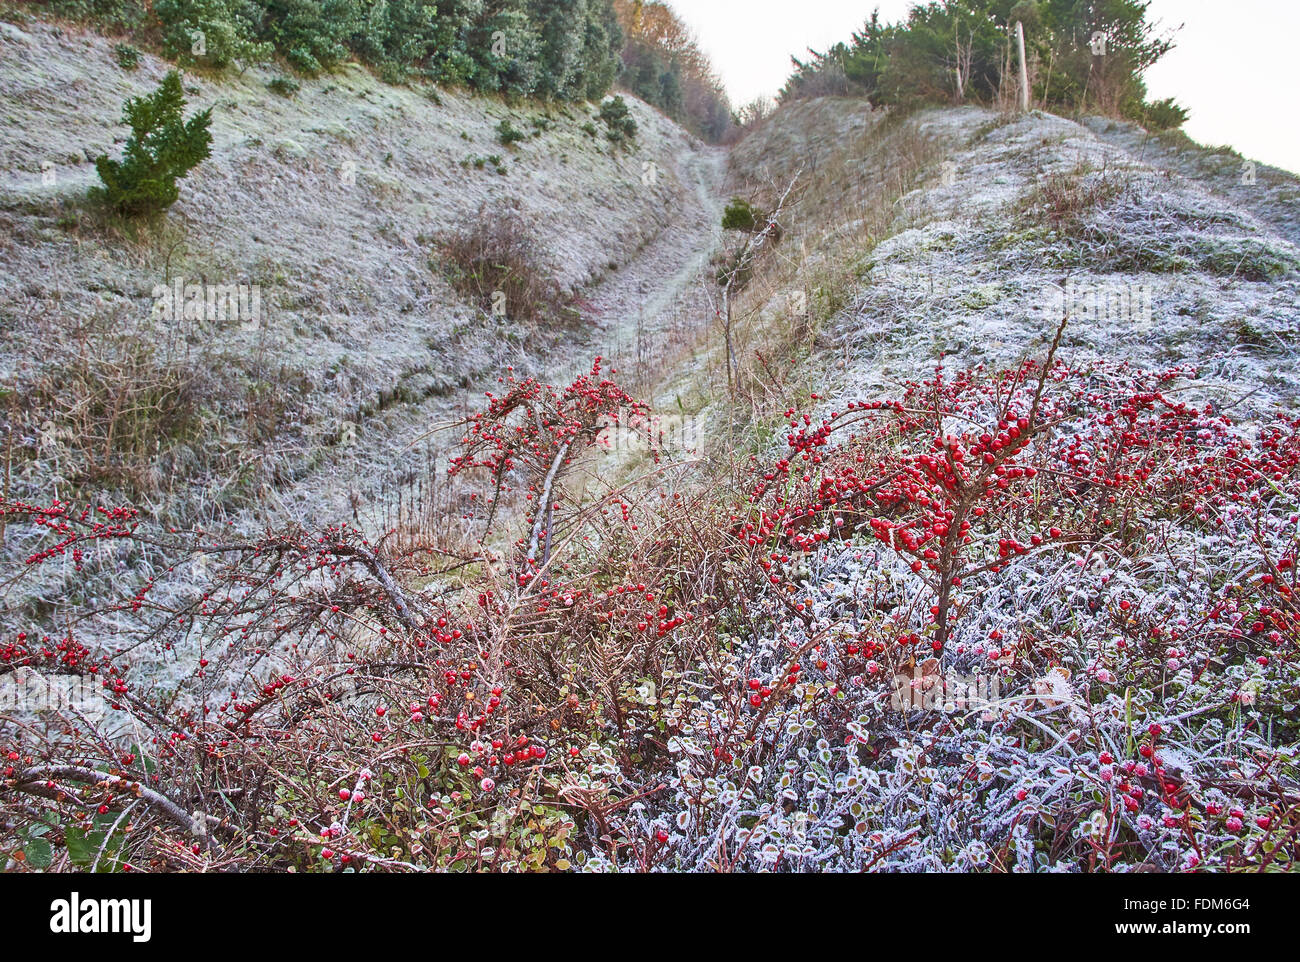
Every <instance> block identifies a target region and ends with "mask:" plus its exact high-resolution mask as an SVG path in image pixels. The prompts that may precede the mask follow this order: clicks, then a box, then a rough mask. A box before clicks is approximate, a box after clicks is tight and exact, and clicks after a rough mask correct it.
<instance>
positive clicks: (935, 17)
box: [781, 0, 1186, 129]
mask: <svg viewBox="0 0 1300 962" xmlns="http://www.w3.org/2000/svg"><path fill="white" fill-rule="evenodd" d="M1149 6H1150V3H1149V2H1144V0H1103V2H1099V3H1079V2H1075V0H942V2H930V3H925V4H918V5H916V6H914V7H913V8H912V10H911V11H910V12H909V13H908V15H907V18H906V19H905V20H903V21H901V22H899V23H896V24H890V23H885V22H882V21H881V19H880V15H879V12H878V11H877V12H876V13H873V14H872V15H871V17H870V19H868V20H867V22H866V23H865V25H864V26H863V28H862V30H861V31H859V32H857V33H854V34H853V35H852V38H851V39H850V40H849V41H848V42H847V43H838V44H836V45H834V46H833V47H831V48H830V49H828V50H826V51H824V52H820V53H819V52H816V51H809V53H810V57H809V58H808V59H807V60H799V59H798V58H792V59H793V60H794V66H795V73H794V74H793V75H792V76H791V77H790V79H789V80H788V81H787V82H786V85H785V88H784V89H783V90H782V92H781V97H782V99H786V100H790V99H798V98H806V97H817V96H825V95H839V96H862V97H867V98H869V99H870V100H871V102H872V103H873V104H877V105H892V106H904V107H915V106H918V105H922V104H960V103H968V102H969V103H978V104H985V105H989V104H999V103H1002V104H1006V103H1009V102H1010V101H1011V100H1012V99H1013V98H1014V96H1015V91H1016V89H1017V84H1018V80H1017V78H1016V76H1015V70H1016V69H1017V68H1016V59H1015V58H1016V55H1015V50H1014V45H1013V42H1012V28H1013V27H1014V25H1015V24H1016V22H1018V21H1019V22H1021V23H1022V24H1023V26H1024V30H1025V45H1026V50H1027V53H1028V55H1029V63H1028V69H1029V75H1030V87H1031V91H1032V93H1031V98H1030V99H1031V101H1032V102H1033V103H1034V104H1037V105H1039V106H1041V107H1043V108H1045V109H1052V110H1060V111H1064V112H1070V113H1082V112H1088V113H1100V114H1106V115H1109V116H1117V117H1126V118H1128V119H1132V120H1137V121H1139V122H1141V123H1143V124H1144V125H1145V126H1147V127H1148V128H1150V129H1161V128H1167V127H1177V126H1179V125H1180V124H1181V123H1182V122H1183V120H1185V119H1186V112H1185V111H1183V110H1182V109H1181V108H1180V107H1178V106H1177V105H1176V104H1174V103H1173V102H1172V101H1171V100H1165V101H1160V102H1158V103H1148V102H1147V101H1146V86H1145V84H1144V83H1143V82H1142V74H1143V72H1144V71H1145V70H1146V69H1147V68H1148V67H1150V66H1151V65H1152V64H1154V63H1155V62H1156V61H1157V60H1159V59H1160V58H1161V57H1162V56H1164V54H1165V53H1167V52H1168V51H1169V49H1170V48H1171V47H1172V45H1173V44H1172V40H1171V39H1170V37H1168V36H1166V35H1163V34H1162V33H1161V32H1160V31H1159V29H1158V28H1157V26H1156V25H1154V24H1152V23H1151V22H1150V21H1148V19H1147V9H1148V7H1149Z"/></svg>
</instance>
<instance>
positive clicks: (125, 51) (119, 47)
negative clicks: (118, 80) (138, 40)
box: [113, 43, 140, 70]
mask: <svg viewBox="0 0 1300 962" xmlns="http://www.w3.org/2000/svg"><path fill="white" fill-rule="evenodd" d="M113 59H114V60H116V61H117V65H118V66H119V67H121V68H122V69H123V70H134V69H136V67H138V66H140V51H139V50H136V49H135V47H133V46H131V45H130V44H129V43H118V44H114V45H113Z"/></svg>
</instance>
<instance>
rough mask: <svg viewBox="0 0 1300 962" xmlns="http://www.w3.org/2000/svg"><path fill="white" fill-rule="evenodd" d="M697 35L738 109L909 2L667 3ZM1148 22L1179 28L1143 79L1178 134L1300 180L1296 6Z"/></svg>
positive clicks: (1207, 0)
mask: <svg viewBox="0 0 1300 962" xmlns="http://www.w3.org/2000/svg"><path fill="white" fill-rule="evenodd" d="M669 3H670V4H671V6H672V7H673V8H674V9H675V10H676V11H677V12H678V14H679V15H680V16H681V17H682V19H683V20H685V21H686V22H687V23H688V24H689V25H690V26H691V27H692V29H694V30H695V32H696V34H697V35H698V36H699V40H700V45H701V47H702V48H703V49H704V50H705V52H706V53H708V54H709V56H710V58H711V59H712V60H713V63H714V65H715V66H716V67H717V69H718V72H719V73H720V74H721V75H722V79H723V82H724V83H725V84H726V86H727V91H728V93H729V94H730V95H731V98H732V101H733V102H734V103H735V104H736V105H738V106H739V105H741V104H745V103H748V102H749V101H751V100H753V99H754V98H755V97H757V96H759V95H761V94H775V93H776V91H777V90H778V89H779V88H780V87H781V85H782V83H784V81H785V78H786V77H787V76H788V75H789V73H790V55H791V54H795V55H801V54H803V53H804V52H805V51H806V50H807V48H808V47H812V48H813V49H815V50H824V49H825V48H826V47H828V46H830V45H831V44H833V43H835V42H836V41H839V40H847V39H848V38H849V34H850V33H851V32H852V31H854V30H856V29H858V28H859V27H860V26H861V25H862V23H863V21H865V20H866V19H867V17H868V15H870V13H871V11H872V9H873V8H874V7H876V6H879V8H880V15H881V18H882V19H883V20H886V21H890V22H892V21H896V20H899V19H901V18H902V17H903V16H905V15H906V13H907V10H908V8H909V7H910V6H912V2H911V0H669ZM1149 16H1150V17H1151V18H1152V19H1153V20H1156V21H1159V22H1160V24H1161V25H1162V26H1164V27H1173V26H1177V25H1178V24H1180V23H1181V24H1184V27H1183V29H1182V30H1181V31H1179V32H1178V34H1177V36H1176V38H1175V40H1176V42H1177V46H1176V47H1175V48H1174V50H1173V51H1171V52H1170V53H1169V54H1168V55H1167V56H1166V57H1165V59H1164V60H1162V61H1161V62H1160V63H1158V64H1156V66H1155V67H1153V68H1152V69H1151V70H1150V71H1149V72H1148V75H1147V85H1148V87H1149V88H1150V94H1151V97H1152V98H1153V99H1160V98H1162V97H1170V96H1172V97H1176V98H1177V99H1178V102H1179V103H1181V104H1182V105H1183V106H1184V107H1187V108H1188V109H1189V110H1190V111H1191V117H1190V119H1189V120H1188V121H1187V124H1186V126H1185V127H1184V129H1185V130H1186V131H1187V133H1188V135H1189V136H1191V137H1193V138H1195V139H1196V140H1198V141H1201V142H1202V143H1209V144H1215V145H1218V144H1229V145H1231V146H1232V147H1235V148H1236V149H1237V150H1239V151H1241V153H1242V154H1244V155H1245V156H1247V157H1250V158H1253V159H1255V160H1261V161H1264V162H1265V163H1269V164H1274V165H1276V166H1279V167H1285V168H1287V169H1289V170H1293V171H1297V172H1300V110H1297V107H1296V102H1295V95H1296V92H1297V89H1298V88H1300V82H1297V79H1296V78H1297V67H1298V66H1300V64H1297V59H1300V58H1298V57H1297V54H1298V51H1297V43H1298V42H1300V0H1152V3H1151V9H1150V12H1149Z"/></svg>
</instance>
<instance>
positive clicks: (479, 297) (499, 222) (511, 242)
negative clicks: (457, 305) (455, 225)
mask: <svg viewBox="0 0 1300 962" xmlns="http://www.w3.org/2000/svg"><path fill="white" fill-rule="evenodd" d="M494 166H496V167H497V172H498V173H502V172H503V171H504V168H503V167H502V166H501V165H500V164H499V158H498V163H497V164H494ZM441 247H442V255H443V262H444V265H445V267H446V268H447V272H448V273H447V277H448V280H449V281H450V282H451V285H452V286H453V287H454V288H456V290H458V291H459V292H460V293H461V294H464V295H465V296H467V297H469V298H470V299H472V300H473V301H474V302H475V303H476V304H478V305H479V306H480V307H481V308H483V310H485V311H488V312H491V311H492V310H493V308H494V303H493V297H494V295H497V296H498V297H500V295H501V294H504V296H505V301H504V304H503V305H502V306H503V307H504V308H505V310H506V316H507V317H509V318H510V319H512V320H521V319H528V320H533V321H540V320H555V319H558V318H559V317H560V316H561V315H562V314H563V312H564V311H565V309H566V307H567V304H568V302H567V299H566V298H565V296H564V295H563V293H562V292H561V290H560V287H559V285H558V284H557V283H556V282H555V281H554V280H553V279H552V278H551V276H550V274H549V272H548V271H547V269H546V268H545V266H544V265H543V263H542V258H541V255H540V254H539V253H538V250H537V242H536V241H535V240H534V238H533V236H532V234H531V232H530V231H529V229H528V224H527V222H526V221H525V220H524V218H523V217H522V216H521V215H520V214H519V212H518V211H516V210H513V209H511V208H508V207H501V206H496V207H489V206H488V205H486V204H485V205H484V206H482V207H480V208H479V211H478V214H477V216H476V217H475V218H474V221H473V223H472V224H470V225H469V226H468V227H466V228H465V229H464V230H462V231H460V232H458V233H455V234H452V235H451V236H450V237H447V238H446V239H444V240H443V242H442V245H441ZM498 292H499V293H498Z"/></svg>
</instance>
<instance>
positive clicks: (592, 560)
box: [0, 352, 1300, 871]
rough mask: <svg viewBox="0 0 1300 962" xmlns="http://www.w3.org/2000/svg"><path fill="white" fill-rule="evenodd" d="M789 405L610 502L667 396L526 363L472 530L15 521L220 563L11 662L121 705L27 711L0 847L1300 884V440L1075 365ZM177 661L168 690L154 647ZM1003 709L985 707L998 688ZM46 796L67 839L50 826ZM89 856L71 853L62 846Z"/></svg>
mask: <svg viewBox="0 0 1300 962" xmlns="http://www.w3.org/2000/svg"><path fill="white" fill-rule="evenodd" d="M1053 356H1054V352H1052V353H1051V354H1049V356H1048V359H1047V360H1046V362H1044V363H1035V362H1027V363H1025V364H1023V365H1021V366H1020V367H1018V368H1015V369H1013V370H1009V371H989V370H984V369H975V370H970V371H949V370H947V369H945V368H942V367H941V368H940V369H938V370H936V371H935V373H934V376H933V377H932V378H930V379H928V380H926V381H924V382H918V383H912V384H907V385H904V387H903V388H902V390H901V391H900V393H899V394H898V396H897V397H895V398H892V399H880V398H870V399H863V400H857V399H855V400H853V401H852V402H850V403H844V404H842V405H839V406H837V407H836V409H834V410H829V409H828V408H827V405H826V402H825V401H824V400H821V399H818V398H816V397H814V398H813V402H814V404H815V405H817V408H816V409H814V410H809V411H806V412H800V411H798V410H795V409H790V410H788V411H787V412H786V414H787V419H788V424H789V426H788V430H787V431H786V433H785V437H784V439H783V442H782V446H783V448H784V450H780V451H773V452H771V454H769V455H765V456H756V457H754V458H753V460H752V461H751V462H749V464H748V465H747V466H745V465H742V466H741V470H740V472H739V473H738V474H736V475H734V477H738V478H741V479H742V480H741V482H740V483H739V484H738V486H735V487H734V488H733V487H729V486H723V487H721V488H716V486H715V490H701V489H700V486H698V485H695V486H693V485H692V484H691V483H690V474H689V470H690V469H689V466H688V465H686V464H680V463H674V462H673V461H672V459H668V458H666V459H663V460H655V459H652V460H651V461H650V462H649V464H648V470H647V471H645V472H641V473H640V474H638V475H636V476H635V477H633V478H631V479H630V480H628V481H627V482H626V483H623V484H617V483H613V484H603V485H600V486H593V485H590V484H583V483H582V481H581V479H582V477H583V473H584V471H585V470H587V469H588V468H590V467H591V466H592V465H593V464H594V465H595V467H596V468H597V473H599V471H598V469H599V462H595V461H594V460H593V459H597V458H600V457H603V456H604V455H603V454H602V453H601V451H602V449H603V448H605V447H606V446H607V445H610V444H611V442H612V441H618V440H622V439H621V438H620V435H619V434H618V432H620V431H627V432H630V433H631V434H634V435H638V436H639V435H642V434H646V435H651V434H653V422H652V421H650V420H649V412H648V411H647V409H646V408H644V407H643V406H641V405H638V404H637V403H636V402H635V401H634V400H633V399H632V398H630V397H629V396H627V395H626V394H625V393H624V392H623V391H622V389H621V388H619V386H618V385H617V383H616V382H615V381H614V380H612V379H611V378H610V377H608V376H606V375H604V374H603V373H602V371H601V368H600V362H599V361H598V362H597V364H596V366H595V367H593V370H592V372H591V374H590V375H585V376H583V377H581V378H578V379H577V380H576V381H575V382H574V383H573V384H571V385H569V386H567V387H564V388H554V387H549V386H546V385H542V384H539V383H537V382H535V381H532V380H528V379H523V380H517V379H514V378H512V377H503V378H502V385H503V389H502V393H500V394H498V393H495V392H494V393H493V394H492V395H490V396H489V397H488V399H487V403H486V406H485V408H484V410H483V411H482V412H481V413H480V414H478V415H476V416H475V417H473V418H471V419H469V420H468V421H467V422H466V423H465V425H464V427H463V435H462V438H463V440H462V451H461V453H460V454H459V455H458V456H457V457H456V458H455V460H454V462H453V465H454V471H453V476H454V478H455V481H456V483H457V484H460V485H464V488H463V495H462V498H461V501H460V509H459V510H460V511H461V513H462V516H463V520H464V522H465V524H466V525H467V528H468V529H469V530H471V531H472V533H473V537H472V539H471V540H470V542H468V543H469V544H470V547H466V546H465V544H464V543H462V544H460V545H459V546H456V547H453V546H451V545H447V544H438V543H430V544H426V545H422V546H421V547H420V548H419V549H418V550H414V551H406V552H403V553H401V554H398V553H396V552H395V551H392V550H390V549H389V547H388V538H387V537H386V536H385V537H382V538H379V539H378V540H374V541H372V540H370V539H368V538H367V537H365V536H364V535H363V534H362V533H361V532H359V531H357V530H354V529H352V528H350V527H347V526H329V527H325V528H323V529H322V530H320V531H318V532H312V531H307V530H302V529H289V530H284V531H278V532H268V533H266V534H265V535H263V536H261V537H258V538H238V537H234V536H232V535H227V534H223V533H221V532H207V531H194V532H187V533H181V532H158V531H154V530H152V529H151V528H150V527H149V526H148V525H146V524H144V523H143V522H142V520H141V518H140V516H139V515H138V514H137V513H136V512H135V511H134V510H133V509H131V508H117V509H108V508H100V509H95V510H92V509H88V508H74V507H73V506H70V505H67V504H63V503H60V502H57V501H51V502H50V503H48V504H44V505H36V504H26V503H16V502H6V503H5V504H4V506H3V517H4V521H5V523H6V528H7V531H8V537H9V543H10V544H11V545H14V546H17V547H20V548H21V550H22V552H23V554H24V556H25V558H26V564H25V565H24V566H23V567H26V568H28V569H33V568H39V567H40V566H42V565H48V564H67V563H71V564H72V565H74V566H76V567H78V568H82V567H86V568H89V567H90V566H93V565H95V564H97V563H98V561H97V558H98V556H99V555H98V544H99V543H100V542H104V543H111V544H120V543H124V542H125V543H129V544H132V545H136V546H142V547H144V546H147V547H148V548H150V549H151V550H155V551H165V552H166V553H167V554H168V555H169V556H170V557H171V558H172V559H173V562H174V564H175V565H177V566H182V565H184V566H188V567H189V568H191V569H192V571H193V575H194V578H193V580H194V583H195V585H196V589H195V592H194V596H193V598H192V599H190V600H189V601H187V602H186V603H183V604H179V603H176V602H171V601H169V602H163V601H162V600H161V599H159V598H157V597H155V595H156V592H155V591H154V582H153V581H150V580H146V581H144V582H142V583H140V584H139V585H138V586H137V587H136V588H135V589H134V591H132V592H130V593H129V594H128V596H127V597H126V598H125V599H124V600H123V601H121V602H120V603H115V604H112V605H109V606H106V607H101V608H98V609H94V608H88V610H86V611H85V612H83V614H82V616H81V617H80V618H78V619H74V620H72V621H70V623H69V624H70V627H69V628H68V629H67V631H66V632H64V631H60V632H59V633H57V634H55V633H50V634H48V635H46V634H42V633H40V632H35V631H25V632H17V633H15V634H13V635H12V636H10V637H8V638H6V639H4V642H3V644H0V673H4V674H6V675H8V676H13V675H14V674H15V673H17V672H18V671H20V670H22V671H30V670H31V669H33V668H39V669H40V670H42V671H44V672H46V673H50V674H63V675H78V676H84V677H89V678H91V679H93V680H94V681H95V682H96V683H97V684H99V685H101V686H102V687H103V690H104V692H105V694H106V697H107V699H108V700H109V701H110V702H111V704H112V706H113V707H112V709H111V710H110V711H107V713H106V715H105V717H104V718H103V719H102V720H99V719H96V718H92V717H90V716H89V715H87V714H85V713H84V712H83V713H82V714H77V713H75V712H68V711H65V712H63V713H56V714H47V715H44V716H42V717H43V719H44V721H45V722H47V723H48V724H47V725H46V726H45V727H39V726H34V725H22V724H18V723H17V719H15V720H12V721H10V722H8V723H6V724H4V725H3V727H0V758H3V759H4V761H3V762H0V765H2V766H3V767H0V792H2V794H0V806H2V807H3V810H4V813H5V816H6V817H5V819H4V821H3V824H5V825H12V826H15V827H14V828H11V829H4V830H3V834H0V850H3V851H5V852H7V853H9V858H10V862H11V867H18V868H21V867H22V866H23V865H24V864H27V865H30V866H32V867H42V866H43V865H45V864H54V865H55V866H56V867H65V866H66V865H68V864H71V865H73V866H79V865H82V864H83V863H84V861H85V860H84V859H82V860H81V861H80V862H79V861H78V860H77V859H78V858H80V856H81V855H82V854H84V851H85V849H86V845H85V844H84V840H85V839H86V838H93V839H96V840H98V842H99V843H100V844H101V845H102V846H103V848H104V850H105V851H106V852H111V856H109V857H108V860H107V861H108V866H107V867H111V868H118V869H123V870H125V869H127V868H130V869H136V870H148V869H164V868H170V869H176V868H183V867H184V868H200V867H206V868H209V869H211V868H216V867H238V868H243V869H253V868H261V869H287V868H294V869H296V870H300V871H302V870H333V871H345V870H368V871H372V870H408V871H409V870H416V869H426V868H443V869H450V870H486V869H493V870H565V869H570V868H581V869H584V870H589V871H615V870H616V871H660V870H677V871H688V870H732V869H743V870H776V871H811V870H816V871H829V870H892V871H919V870H987V871H1081V870H1090V871H1099V870H1105V871H1130V870H1135V869H1138V868H1153V869H1158V870H1193V869H1195V870H1206V869H1234V868H1247V867H1248V868H1253V869H1261V868H1263V869H1285V868H1293V867H1294V864H1295V859H1296V857H1297V851H1296V848H1297V843H1296V838H1297V834H1300V808H1298V807H1297V806H1300V789H1298V788H1297V771H1296V758H1295V748H1294V746H1295V744H1296V741H1297V734H1298V733H1297V731H1296V726H1297V723H1296V721H1295V718H1296V713H1295V711H1294V708H1295V705H1296V702H1297V700H1298V699H1300V690H1298V683H1297V677H1298V676H1297V672H1296V658H1297V642H1300V609H1298V608H1297V604H1296V591H1297V587H1298V585H1297V575H1296V562H1297V551H1298V546H1300V540H1298V539H1300V536H1298V534H1297V530H1298V525H1300V513H1298V512H1300V505H1297V496H1296V495H1297V490H1298V489H1297V484H1296V481H1297V477H1296V475H1297V465H1300V435H1298V434H1297V431H1298V430H1300V423H1297V421H1295V420H1294V419H1288V418H1284V417H1279V418H1277V419H1275V420H1274V421H1271V422H1269V423H1264V424H1258V425H1238V424H1234V423H1233V422H1232V421H1231V420H1230V419H1229V418H1227V417H1226V416H1224V414H1223V413H1222V412H1219V411H1216V410H1214V409H1213V408H1212V407H1210V406H1207V405H1199V406H1198V405H1196V404H1192V403H1191V402H1190V401H1188V400H1186V398H1187V397H1188V396H1189V393H1190V389H1191V388H1194V386H1195V372H1194V371H1193V370H1190V369H1178V370H1172V371H1166V372H1145V371H1138V370H1134V369H1131V368H1128V367H1125V366H1123V365H1116V366H1106V367H1096V368H1072V367H1069V366H1067V365H1064V364H1061V363H1058V362H1056V361H1054V360H1053ZM169 659H189V661H188V662H186V663H187V664H190V665H192V670H191V671H189V672H188V673H186V674H185V675H184V678H183V680H182V682H181V684H180V685H179V687H177V688H176V689H175V690H170V689H169V690H165V691H164V690H163V689H161V688H157V687H153V686H150V685H149V684H147V683H146V682H143V681H140V682H137V679H143V678H144V676H145V673H146V672H147V670H148V664H149V663H150V662H157V661H160V660H169ZM972 692H976V693H978V696H977V697H976V696H972V695H971V693H972ZM35 820H40V821H41V822H43V823H44V824H45V825H46V826H47V828H46V829H44V830H42V834H40V835H39V836H35V837H34V836H32V834H31V832H30V831H28V828H30V826H32V825H33V824H34V821H35ZM74 856H76V857H74Z"/></svg>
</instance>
